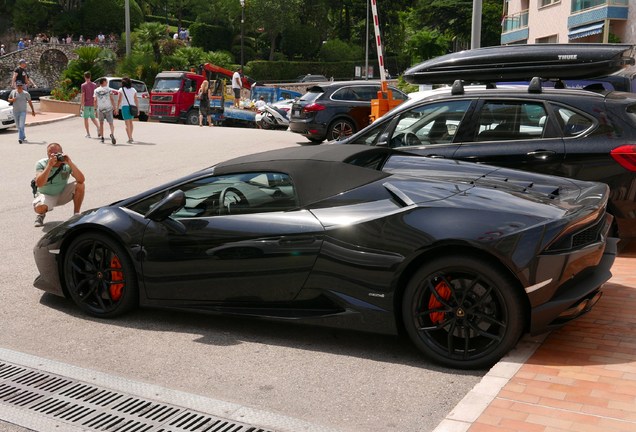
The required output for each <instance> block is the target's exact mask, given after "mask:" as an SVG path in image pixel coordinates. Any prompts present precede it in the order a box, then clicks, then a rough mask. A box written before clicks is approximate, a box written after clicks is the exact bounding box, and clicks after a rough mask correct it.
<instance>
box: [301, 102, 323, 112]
mask: <svg viewBox="0 0 636 432" xmlns="http://www.w3.org/2000/svg"><path fill="white" fill-rule="evenodd" d="M325 108H327V107H326V106H324V105H321V104H319V103H312V104H309V105H305V107H304V108H303V111H304V112H316V111H322V110H324V109H325Z"/></svg>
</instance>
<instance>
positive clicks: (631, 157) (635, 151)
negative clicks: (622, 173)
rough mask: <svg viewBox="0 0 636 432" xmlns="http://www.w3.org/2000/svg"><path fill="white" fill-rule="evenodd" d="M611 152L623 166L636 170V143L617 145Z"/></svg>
mask: <svg viewBox="0 0 636 432" xmlns="http://www.w3.org/2000/svg"><path fill="white" fill-rule="evenodd" d="M610 154H611V155H612V157H613V158H614V160H615V161H616V162H618V163H619V164H620V165H621V166H622V167H623V168H625V169H627V170H630V171H636V144H626V145H622V146H620V147H616V148H615V149H614V150H612V151H611V152H610Z"/></svg>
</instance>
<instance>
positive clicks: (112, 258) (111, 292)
mask: <svg viewBox="0 0 636 432" xmlns="http://www.w3.org/2000/svg"><path fill="white" fill-rule="evenodd" d="M63 266H64V267H63V271H64V273H63V274H64V281H65V283H66V288H67V290H68V293H69V295H70V296H71V298H72V299H73V301H74V302H75V303H76V304H77V305H78V306H79V307H80V309H82V310H83V311H84V312H86V313H88V314H89V315H93V316H96V317H101V318H110V317H114V316H117V315H121V314H123V313H125V312H128V311H129V310H131V309H133V308H134V307H135V306H136V305H137V302H138V289H137V280H136V276H135V271H134V268H133V265H132V262H131V260H130V257H129V256H128V255H127V254H126V252H125V251H124V249H123V248H122V247H121V246H120V245H119V244H118V243H117V242H116V241H115V240H113V239H111V238H110V237H108V236H105V235H103V234H100V233H86V234H82V235H80V236H78V237H77V238H75V239H74V240H73V241H72V242H71V244H70V245H69V247H68V248H67V250H66V253H65V254H64V262H63Z"/></svg>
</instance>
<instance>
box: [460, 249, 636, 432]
mask: <svg viewBox="0 0 636 432" xmlns="http://www.w3.org/2000/svg"><path fill="white" fill-rule="evenodd" d="M612 274H613V276H612V279H611V280H610V281H609V282H608V283H607V285H606V286H605V288H604V290H603V292H604V295H603V298H602V299H601V300H600V301H599V303H598V304H597V305H596V306H595V307H594V309H592V311H591V312H589V313H588V314H587V315H584V316H583V317H581V318H579V319H577V320H574V321H572V322H570V323H569V324H567V325H566V326H565V327H563V328H561V329H559V330H557V331H554V332H552V333H550V335H549V336H548V337H547V338H546V339H545V341H543V343H542V344H541V345H540V346H539V348H538V349H537V350H536V351H535V352H534V354H533V355H532V356H531V357H530V358H529V359H528V360H527V361H526V362H525V363H524V364H523V365H522V366H521V367H520V368H519V369H518V371H517V372H516V373H515V374H514V375H513V376H512V377H511V378H510V379H509V381H508V382H507V383H506V384H505V385H504V386H503V388H501V390H500V391H499V392H498V394H497V395H496V396H495V397H494V399H492V401H491V402H490V404H489V405H488V406H487V408H486V409H485V410H484V411H483V412H482V413H481V415H480V416H479V417H478V418H477V419H476V420H475V421H474V422H473V423H472V425H471V426H470V427H469V428H468V431H469V432H492V431H498V432H501V431H506V432H517V431H518V432H566V431H567V432H600V431H602V432H633V431H636V242H632V244H630V245H628V247H627V248H625V250H624V251H623V252H621V254H620V255H619V257H617V259H616V261H615V262H614V266H613V267H612Z"/></svg>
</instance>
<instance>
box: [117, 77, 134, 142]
mask: <svg viewBox="0 0 636 432" xmlns="http://www.w3.org/2000/svg"><path fill="white" fill-rule="evenodd" d="M117 102H118V104H117V109H118V110H119V111H120V112H121V117H122V118H123V119H124V122H125V123H126V134H127V135H128V142H129V143H132V142H133V119H134V118H135V117H136V116H137V107H138V106H139V102H138V100H137V90H135V88H134V87H133V86H132V81H131V80H130V78H129V77H123V78H122V79H121V88H120V89H119V98H118V101H117Z"/></svg>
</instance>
